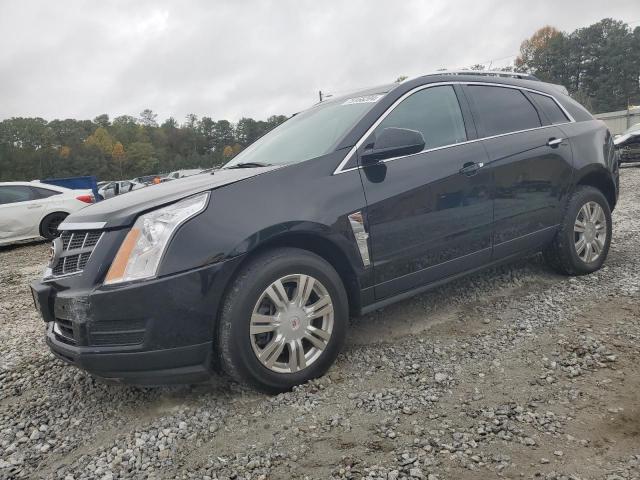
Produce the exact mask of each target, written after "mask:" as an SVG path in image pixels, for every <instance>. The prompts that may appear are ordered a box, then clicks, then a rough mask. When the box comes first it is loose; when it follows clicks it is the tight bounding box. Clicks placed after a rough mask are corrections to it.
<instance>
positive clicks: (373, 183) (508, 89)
mask: <svg viewBox="0 0 640 480" xmlns="http://www.w3.org/2000/svg"><path fill="white" fill-rule="evenodd" d="M618 182H619V178H618V163H617V156H616V152H615V149H614V145H613V138H612V136H611V134H610V132H609V131H608V130H607V128H606V126H605V125H604V123H602V122H601V121H599V120H596V119H594V118H593V116H592V115H591V114H590V113H589V112H588V111H587V110H585V109H584V108H583V107H582V106H581V105H579V104H578V103H577V102H576V101H574V100H573V99H571V98H570V97H569V96H567V95H566V94H565V93H564V91H563V90H562V89H560V88H558V86H556V85H551V84H547V83H544V82H541V81H539V80H538V79H536V78H535V77H531V76H527V75H524V74H512V73H504V74H500V75H490V74H481V73H478V72H469V71H466V72H464V71H463V72H444V73H437V74H430V75H424V76H421V77H418V78H414V79H411V80H407V81H404V82H402V83H394V84H390V85H383V86H380V87H378V88H373V89H369V90H366V91H361V92H356V93H354V94H351V95H345V96H342V97H332V98H330V99H329V100H326V101H323V102H320V103H318V104H316V105H314V106H312V107H311V108H309V109H307V110H305V111H303V112H301V113H299V114H297V115H295V116H293V117H291V118H290V119H289V120H287V121H286V122H284V123H283V124H281V125H280V126H278V127H277V128H275V129H274V130H272V131H271V132H269V133H268V134H266V135H265V136H263V137H262V138H260V139H259V140H257V141H256V142H255V143H253V144H252V145H251V146H249V147H248V148H246V149H245V150H244V151H242V152H241V153H240V154H238V155H237V156H236V157H235V158H234V159H232V160H231V161H230V162H229V163H227V164H226V165H225V166H224V167H223V168H221V169H219V170H216V171H214V172H212V174H201V175H194V176H192V177H189V178H184V179H178V180H173V181H171V182H167V183H163V184H160V185H157V186H155V187H154V188H144V189H140V190H136V191H133V192H130V193H128V194H127V195H121V196H117V197H114V198H113V199H111V200H109V201H107V202H102V203H98V204H96V205H93V206H91V207H88V208H86V209H83V210H81V211H79V212H77V213H73V214H72V215H70V216H69V217H67V218H66V219H65V220H64V222H63V223H62V224H61V225H60V227H59V228H60V230H61V231H62V234H61V236H60V237H59V238H58V239H56V240H55V241H54V244H53V249H52V255H51V260H50V263H49V267H48V268H47V270H46V272H45V274H44V278H43V279H42V280H41V281H39V282H35V283H34V284H33V285H32V292H33V296H34V300H35V303H36V305H37V308H38V310H39V311H40V313H41V315H42V317H43V320H44V322H45V331H46V341H47V344H48V345H49V347H50V349H51V351H52V352H53V353H54V354H55V355H56V356H57V357H58V358H60V359H62V360H63V361H65V362H67V363H69V364H71V365H74V366H76V367H79V368H82V369H85V370H87V371H88V372H90V373H91V374H92V375H94V376H96V377H99V378H103V379H107V380H110V381H118V382H127V383H134V384H145V385H159V384H166V383H193V382H198V381H202V380H206V379H208V378H210V375H211V374H212V372H214V371H223V372H225V373H227V374H228V375H230V376H231V377H232V378H233V379H235V380H237V381H238V382H242V383H245V384H248V385H250V386H252V387H254V388H256V389H259V390H262V391H265V392H269V393H275V392H282V391H286V390H289V389H291V388H292V387H294V386H295V385H298V384H301V383H303V382H306V381H308V380H310V379H312V378H315V377H318V376H320V375H323V374H324V373H325V372H326V371H327V370H328V369H329V368H330V366H331V365H332V364H333V362H334V361H335V360H336V357H337V356H338V353H339V352H340V349H341V347H342V345H343V343H344V341H345V336H346V331H347V327H348V323H349V318H350V317H351V316H357V315H362V314H365V313H367V312H371V311H373V310H376V309H380V308H382V307H385V306H386V305H389V304H391V303H393V302H397V301H400V300H403V299H406V298H408V297H410V296H412V295H415V294H417V293H420V292H424V291H425V290H427V289H430V288H433V287H435V286H438V285H441V284H443V283H444V282H448V281H451V280H454V279H456V278H459V277H461V276H462V275H466V274H469V273H472V272H476V271H478V270H480V269H483V268H487V267H489V266H493V265H497V264H500V263H502V262H509V261H513V260H515V259H519V258H522V257H523V256H526V255H531V254H532V253H536V252H540V251H542V252H543V254H544V257H545V258H546V260H547V261H548V262H549V264H550V265H551V266H552V267H553V268H555V269H556V270H557V271H559V272H561V273H563V274H566V275H584V274H589V273H591V272H594V271H596V270H598V269H599V268H600V267H602V265H603V263H604V262H605V259H606V257H607V253H608V250H609V246H610V243H611V236H612V222H611V211H612V210H613V209H614V208H615V206H616V202H617V199H618V184H619V183H618Z"/></svg>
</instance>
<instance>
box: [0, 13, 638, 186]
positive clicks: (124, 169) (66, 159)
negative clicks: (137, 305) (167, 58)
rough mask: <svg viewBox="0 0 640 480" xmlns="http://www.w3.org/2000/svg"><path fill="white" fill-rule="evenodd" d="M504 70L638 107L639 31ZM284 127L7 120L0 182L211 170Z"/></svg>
mask: <svg viewBox="0 0 640 480" xmlns="http://www.w3.org/2000/svg"><path fill="white" fill-rule="evenodd" d="M484 68H485V66H484V65H475V66H473V67H471V69H484ZM510 69H512V70H515V71H520V72H529V73H533V74H534V75H536V76H537V77H539V78H540V79H541V80H544V81H549V82H552V83H558V84H562V85H564V86H566V87H567V89H568V90H569V93H570V94H571V95H572V96H573V97H574V98H576V99H577V100H578V101H579V102H580V103H582V104H583V105H585V106H586V107H587V108H588V109H590V110H591V111H592V112H594V113H599V112H607V111H615V110H623V109H626V108H628V107H629V106H630V105H638V104H640V27H636V28H635V29H631V28H630V26H629V25H628V24H626V23H624V22H621V21H617V20H613V19H610V18H607V19H604V20H601V21H599V22H597V23H595V24H593V25H590V26H588V27H584V28H579V29H577V30H574V31H573V32H570V33H567V32H561V31H559V30H557V29H556V28H554V27H551V26H545V27H543V28H541V29H539V30H538V31H537V32H536V33H535V34H534V35H533V36H532V37H531V38H529V39H527V40H525V41H524V42H522V45H521V46H520V55H519V56H518V57H517V58H516V60H515V63H514V65H513V66H512V67H510ZM401 79H402V77H400V78H399V79H398V80H401ZM286 119H287V117H285V116H283V115H276V116H272V117H269V118H268V119H267V120H266V121H258V120H254V119H252V118H242V119H241V120H239V121H238V122H237V123H236V124H233V123H231V122H229V121H228V120H213V119H212V118H210V117H206V116H205V117H202V118H198V117H197V116H195V115H187V117H186V119H185V121H184V122H183V123H182V124H179V123H178V122H177V121H176V120H175V119H174V118H172V117H171V118H169V119H167V120H166V121H164V122H163V123H162V124H158V121H157V115H156V114H155V113H154V112H152V111H151V110H144V111H143V112H141V114H140V116H139V117H137V118H136V117H132V116H129V115H123V116H119V117H116V118H114V119H113V120H111V119H110V118H109V116H108V115H106V114H103V115H99V116H98V117H96V118H94V119H93V120H74V119H66V120H51V121H47V120H44V119H42V118H11V119H8V120H4V121H1V122H0V181H2V180H5V181H6V180H25V179H27V180H29V179H36V178H47V177H66V176H76V175H95V176H97V177H98V178H99V179H124V178H132V177H136V176H140V175H145V174H155V173H161V172H164V173H166V172H170V171H172V170H179V169H183V168H197V167H202V168H207V167H213V166H217V165H220V164H222V163H224V162H225V161H227V160H229V159H231V158H232V157H233V156H235V155H236V154H237V153H238V152H240V151H241V150H242V149H243V148H245V147H246V146H247V145H249V144H251V143H252V142H253V141H255V140H256V139H258V138H259V137H261V136H262V135H264V134H265V133H266V132H268V131H269V130H271V129H272V128H274V127H275V126H277V125H279V124H280V123H282V122H283V121H285V120H286Z"/></svg>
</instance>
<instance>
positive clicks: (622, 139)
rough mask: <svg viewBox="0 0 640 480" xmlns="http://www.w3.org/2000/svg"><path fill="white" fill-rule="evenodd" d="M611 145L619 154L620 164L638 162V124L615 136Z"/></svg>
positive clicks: (639, 155)
mask: <svg viewBox="0 0 640 480" xmlns="http://www.w3.org/2000/svg"><path fill="white" fill-rule="evenodd" d="M613 143H614V145H615V146H616V148H617V149H618V152H619V153H620V163H636V162H640V123H636V124H635V125H633V126H632V127H630V128H629V129H627V130H626V131H625V132H624V133H623V134H622V135H617V136H616V137H615V138H614V139H613Z"/></svg>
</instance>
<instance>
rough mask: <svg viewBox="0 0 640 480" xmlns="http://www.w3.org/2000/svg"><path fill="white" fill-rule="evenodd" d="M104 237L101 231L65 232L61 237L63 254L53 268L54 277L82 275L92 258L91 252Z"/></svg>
mask: <svg viewBox="0 0 640 480" xmlns="http://www.w3.org/2000/svg"><path fill="white" fill-rule="evenodd" d="M101 237H102V232H101V231H99V230H73V231H69V230H67V231H64V232H62V235H60V240H61V241H62V253H61V254H60V256H59V258H58V260H57V262H56V264H55V265H52V266H51V274H52V275H53V276H54V277H59V276H62V275H70V274H73V273H80V272H81V271H82V270H84V267H85V266H86V265H87V262H88V261H89V257H91V252H93V249H94V248H95V246H96V245H97V244H98V241H99V240H100V238H101Z"/></svg>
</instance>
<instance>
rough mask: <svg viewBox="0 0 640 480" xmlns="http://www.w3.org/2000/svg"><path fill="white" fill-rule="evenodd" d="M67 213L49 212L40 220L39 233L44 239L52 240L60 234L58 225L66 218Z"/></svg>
mask: <svg viewBox="0 0 640 480" xmlns="http://www.w3.org/2000/svg"><path fill="white" fill-rule="evenodd" d="M67 216H68V214H67V213H64V212H55V213H50V214H49V215H47V216H46V217H44V218H43V219H42V221H41V222H40V235H42V236H43V237H44V238H45V239H46V240H53V239H54V238H56V237H58V236H59V235H60V232H58V225H60V224H61V223H62V221H63V220H64V219H65V218H67Z"/></svg>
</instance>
